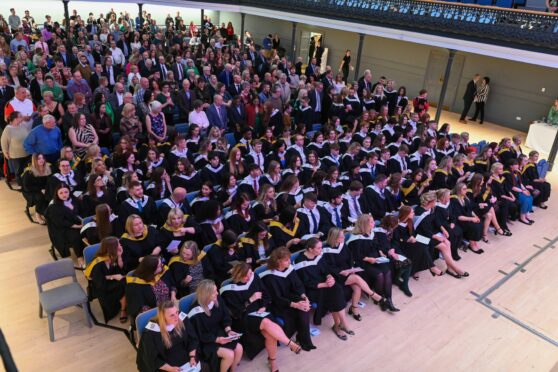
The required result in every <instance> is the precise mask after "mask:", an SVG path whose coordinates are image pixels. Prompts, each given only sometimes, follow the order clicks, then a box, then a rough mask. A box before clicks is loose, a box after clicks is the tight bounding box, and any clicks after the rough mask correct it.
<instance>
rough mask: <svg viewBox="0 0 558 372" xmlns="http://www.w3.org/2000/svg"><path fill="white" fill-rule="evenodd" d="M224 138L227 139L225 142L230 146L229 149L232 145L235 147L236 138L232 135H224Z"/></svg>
mask: <svg viewBox="0 0 558 372" xmlns="http://www.w3.org/2000/svg"><path fill="white" fill-rule="evenodd" d="M225 138H226V139H227V142H228V143H229V145H231V147H234V145H236V138H234V133H225Z"/></svg>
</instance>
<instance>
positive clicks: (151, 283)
mask: <svg viewBox="0 0 558 372" xmlns="http://www.w3.org/2000/svg"><path fill="white" fill-rule="evenodd" d="M169 300H173V301H176V287H175V285H174V281H173V280H172V275H171V273H170V271H169V269H168V267H167V266H165V265H163V262H162V261H161V259H160V258H159V257H157V256H151V255H150V256H145V257H144V258H143V260H142V261H141V262H140V264H139V266H138V268H137V269H136V270H134V274H133V275H128V276H126V309H127V312H128V315H130V316H131V318H132V324H134V322H135V319H136V317H137V316H138V314H139V313H141V312H144V311H147V310H149V309H153V308H155V307H157V305H158V304H160V303H161V302H163V301H169Z"/></svg>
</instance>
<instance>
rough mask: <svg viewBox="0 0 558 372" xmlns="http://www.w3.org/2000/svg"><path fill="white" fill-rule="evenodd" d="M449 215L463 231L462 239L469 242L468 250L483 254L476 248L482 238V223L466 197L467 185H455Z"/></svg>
mask: <svg viewBox="0 0 558 372" xmlns="http://www.w3.org/2000/svg"><path fill="white" fill-rule="evenodd" d="M450 214H452V215H453V216H454V218H455V219H456V221H457V224H458V225H459V226H461V228H462V229H463V237H464V238H465V239H467V240H469V248H470V249H471V251H472V252H474V253H476V254H482V253H484V250H482V249H481V248H479V247H478V242H479V241H480V240H481V238H482V223H481V220H480V218H479V217H478V216H477V215H476V214H475V212H474V211H473V203H472V202H471V200H470V199H469V198H468V197H467V185H466V184H465V183H463V182H460V183H458V184H457V185H455V187H454V189H453V195H452V196H451V200H450Z"/></svg>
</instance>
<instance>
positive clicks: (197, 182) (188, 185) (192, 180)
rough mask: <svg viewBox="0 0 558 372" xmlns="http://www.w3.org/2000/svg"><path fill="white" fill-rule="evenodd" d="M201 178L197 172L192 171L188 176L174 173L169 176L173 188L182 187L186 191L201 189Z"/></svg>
mask: <svg viewBox="0 0 558 372" xmlns="http://www.w3.org/2000/svg"><path fill="white" fill-rule="evenodd" d="M201 185H202V180H201V175H200V173H199V172H195V171H194V172H192V173H191V174H190V175H189V176H188V175H185V174H178V173H175V174H174V175H173V176H172V177H171V186H172V188H173V189H175V188H177V187H183V188H185V189H186V190H187V191H188V192H193V191H198V190H200V189H201Z"/></svg>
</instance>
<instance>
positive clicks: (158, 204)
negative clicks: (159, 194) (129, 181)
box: [155, 199, 164, 209]
mask: <svg viewBox="0 0 558 372" xmlns="http://www.w3.org/2000/svg"><path fill="white" fill-rule="evenodd" d="M163 201H164V199H159V200H155V207H156V208H157V209H159V208H161V205H163Z"/></svg>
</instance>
